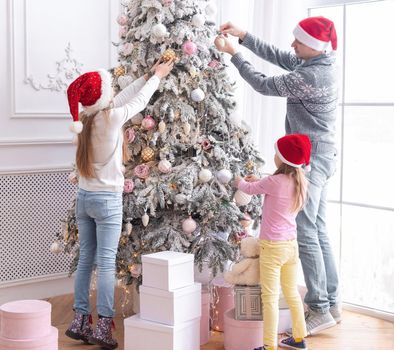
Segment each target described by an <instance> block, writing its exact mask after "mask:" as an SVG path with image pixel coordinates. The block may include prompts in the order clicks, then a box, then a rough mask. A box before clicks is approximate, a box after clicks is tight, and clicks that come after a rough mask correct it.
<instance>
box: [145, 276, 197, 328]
mask: <svg viewBox="0 0 394 350" xmlns="http://www.w3.org/2000/svg"><path fill="white" fill-rule="evenodd" d="M200 316H201V284H200V283H194V284H192V285H191V286H188V287H183V288H178V289H175V290H172V291H166V290H162V289H157V288H151V287H146V286H140V317H141V319H143V320H147V321H153V322H160V323H164V324H167V325H170V326H173V325H177V324H179V323H182V322H185V321H190V320H193V319H195V318H199V317H200Z"/></svg>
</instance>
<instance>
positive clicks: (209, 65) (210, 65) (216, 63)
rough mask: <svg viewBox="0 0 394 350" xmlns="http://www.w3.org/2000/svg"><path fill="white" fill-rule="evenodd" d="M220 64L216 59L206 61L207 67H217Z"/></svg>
mask: <svg viewBox="0 0 394 350" xmlns="http://www.w3.org/2000/svg"><path fill="white" fill-rule="evenodd" d="M219 66H220V62H219V61H218V60H212V61H211V62H209V63H208V67H211V68H218V67H219Z"/></svg>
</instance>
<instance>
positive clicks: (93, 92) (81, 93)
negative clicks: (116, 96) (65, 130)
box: [67, 69, 113, 134]
mask: <svg viewBox="0 0 394 350" xmlns="http://www.w3.org/2000/svg"><path fill="white" fill-rule="evenodd" d="M112 94H113V92H112V78H111V74H110V73H109V72H108V71H106V70H104V69H99V70H98V71H97V72H88V73H85V74H82V75H81V76H79V77H78V78H77V79H75V80H74V81H73V82H72V83H71V84H70V86H69V87H68V89H67V97H68V105H69V107H70V113H71V115H72V117H73V120H74V122H73V123H72V124H71V125H70V130H71V131H72V132H74V133H76V134H79V133H80V132H81V131H82V128H83V125H82V122H81V121H79V120H78V116H79V109H78V104H79V103H81V105H82V108H83V110H84V113H85V114H86V115H88V116H89V115H92V114H94V113H96V112H98V111H100V110H102V109H104V108H106V107H108V105H109V103H110V101H111V99H112Z"/></svg>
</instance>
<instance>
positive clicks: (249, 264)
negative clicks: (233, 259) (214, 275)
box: [224, 237, 260, 286]
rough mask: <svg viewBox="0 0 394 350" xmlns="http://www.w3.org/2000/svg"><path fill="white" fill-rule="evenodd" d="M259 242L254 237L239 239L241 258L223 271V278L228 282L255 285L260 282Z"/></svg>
mask: <svg viewBox="0 0 394 350" xmlns="http://www.w3.org/2000/svg"><path fill="white" fill-rule="evenodd" d="M259 252H260V247H259V242H258V240H257V239H256V238H254V237H246V238H244V239H243V240H242V241H241V255H242V256H243V259H242V260H241V261H239V262H238V263H236V264H234V265H233V266H232V268H231V270H230V271H227V272H225V273H224V279H225V280H226V282H228V283H230V284H243V285H248V286H252V285H256V284H259V283H260V266H259Z"/></svg>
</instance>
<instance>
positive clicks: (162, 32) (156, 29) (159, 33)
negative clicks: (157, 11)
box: [152, 23, 167, 39]
mask: <svg viewBox="0 0 394 350" xmlns="http://www.w3.org/2000/svg"><path fill="white" fill-rule="evenodd" d="M152 35H153V36H154V37H155V38H156V39H160V38H164V37H165V36H166V35H167V28H166V26H165V25H164V24H162V23H158V24H155V25H154V26H153V27H152Z"/></svg>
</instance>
